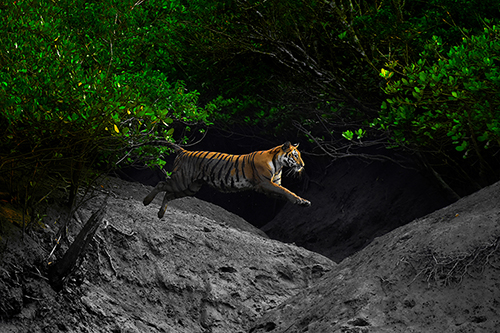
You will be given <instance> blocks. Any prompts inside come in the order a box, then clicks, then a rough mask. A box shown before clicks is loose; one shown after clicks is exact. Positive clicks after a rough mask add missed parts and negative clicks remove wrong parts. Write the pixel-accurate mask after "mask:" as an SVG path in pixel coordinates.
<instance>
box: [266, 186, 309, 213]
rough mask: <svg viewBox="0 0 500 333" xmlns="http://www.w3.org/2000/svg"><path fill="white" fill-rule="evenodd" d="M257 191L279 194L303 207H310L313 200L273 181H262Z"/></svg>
mask: <svg viewBox="0 0 500 333" xmlns="http://www.w3.org/2000/svg"><path fill="white" fill-rule="evenodd" d="M256 190H257V191H261V192H264V193H268V194H271V195H273V194H274V195H278V196H280V197H282V198H285V199H286V200H288V201H290V202H291V203H293V204H295V205H299V206H302V207H309V206H311V202H310V201H309V200H306V199H304V198H301V197H299V196H298V195H297V194H295V193H293V192H292V191H290V190H289V189H287V188H285V187H283V186H281V185H278V184H276V183H273V182H265V183H261V184H259V185H257V186H256Z"/></svg>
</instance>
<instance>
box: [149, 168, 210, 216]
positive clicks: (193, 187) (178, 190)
mask: <svg viewBox="0 0 500 333" xmlns="http://www.w3.org/2000/svg"><path fill="white" fill-rule="evenodd" d="M202 185H203V183H202V182H201V181H194V182H192V183H190V184H188V185H187V186H180V184H179V182H176V181H175V180H173V179H172V178H169V179H167V180H166V181H161V182H159V183H158V185H156V187H155V188H154V189H153V190H152V191H151V193H149V194H148V195H147V196H146V197H145V198H144V200H143V203H144V205H145V206H147V205H149V204H150V203H151V201H153V199H154V198H155V197H156V195H157V194H158V193H160V192H166V193H165V196H164V197H163V202H162V204H161V207H160V210H159V211H158V217H159V218H160V219H161V218H162V217H163V215H165V211H166V210H167V204H168V202H169V201H171V200H173V199H177V198H182V197H187V196H192V195H194V194H196V192H198V191H199V190H200V188H201V186H202Z"/></svg>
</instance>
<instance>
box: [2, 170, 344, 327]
mask: <svg viewBox="0 0 500 333" xmlns="http://www.w3.org/2000/svg"><path fill="white" fill-rule="evenodd" d="M103 185H105V187H104V189H105V190H109V191H111V196H110V197H109V199H108V209H107V213H106V217H105V220H104V222H103V225H102V226H101V230H99V231H98V233H97V235H96V237H95V239H94V242H93V243H92V245H91V248H90V249H89V251H88V253H87V255H86V257H85V260H84V262H83V263H82V264H81V266H80V268H79V270H78V271H77V272H76V273H75V274H74V275H73V277H72V278H71V279H70V281H69V282H68V283H67V285H66V288H65V289H64V290H63V291H62V292H60V293H56V292H54V291H53V290H52V289H51V288H50V286H49V284H48V281H47V279H46V278H45V277H44V276H45V272H44V267H43V266H44V265H46V263H47V257H48V255H49V252H50V246H48V245H47V244H49V242H47V243H44V240H46V239H50V238H53V236H54V235H53V234H54V232H53V230H57V228H58V225H56V224H55V221H56V216H57V215H58V210H59V208H57V207H53V208H51V209H49V211H48V215H47V217H46V218H45V219H44V223H45V224H46V229H44V231H42V232H41V233H40V234H36V235H33V237H28V236H26V237H25V242H23V241H22V240H20V239H19V238H20V230H19V229H18V228H15V227H13V226H12V224H10V223H2V226H6V228H7V227H9V232H8V233H3V235H2V238H1V240H0V249H1V256H0V318H1V320H0V331H1V332H58V331H59V332H64V331H66V332H180V333H182V332H186V333H187V332H189V333H193V332H228V333H229V332H231V333H233V332H244V331H246V330H247V328H248V327H249V326H251V324H252V323H253V322H254V321H255V320H256V319H257V318H258V317H260V316H261V315H262V314H263V313H264V312H266V311H268V310H270V309H273V308H274V307H276V306H277V305H279V304H280V303H282V302H283V301H284V300H285V299H287V298H289V297H290V296H293V295H295V294H296V293H298V292H299V291H300V290H304V289H307V288H309V287H311V286H312V285H314V284H315V283H316V282H317V281H319V280H320V279H321V278H322V277H323V276H324V275H325V274H326V272H328V271H330V270H331V269H332V268H334V267H335V266H336V264H334V263H333V262H331V261H330V260H329V259H326V258H325V257H323V256H321V255H318V254H315V253H312V252H309V251H307V250H305V249H302V248H298V247H296V246H294V245H289V244H283V243H280V242H278V241H273V240H270V239H268V238H266V237H264V235H263V233H262V232H261V231H259V230H257V229H255V228H253V227H252V226H251V225H249V224H247V223H246V222H245V221H244V220H242V219H240V218H238V217H237V216H235V215H233V214H231V213H228V212H226V211H225V210H223V209H220V208H218V207H216V206H213V205H210V204H207V203H204V202H202V201H200V200H197V199H194V198H185V199H180V200H176V201H175V202H173V203H172V204H171V205H170V207H169V208H168V210H167V212H166V215H165V218H164V219H163V220H158V218H157V217H156V214H157V210H158V202H159V199H157V200H158V201H156V202H154V203H156V204H154V203H153V204H152V205H150V206H148V207H144V206H143V205H142V202H141V200H142V198H143V197H144V196H145V195H146V194H147V192H148V191H149V190H151V188H146V187H144V186H142V185H139V184H133V183H126V182H123V181H119V180H116V179H114V180H111V181H110V182H108V184H103ZM103 198H104V194H103V193H99V194H98V195H97V196H96V197H94V198H93V199H91V200H89V201H87V202H86V203H85V204H84V206H83V207H82V208H81V209H80V210H79V211H78V214H77V215H78V216H79V217H80V218H79V220H80V222H77V221H73V223H72V225H71V229H70V234H71V236H72V237H74V236H75V234H76V233H77V232H78V231H79V230H80V229H81V227H82V225H81V223H82V222H85V221H86V220H87V219H88V218H89V217H90V215H91V214H92V212H93V211H95V210H97V208H98V207H99V206H100V203H101V202H102V201H103ZM183 207H184V209H185V210H183ZM59 213H60V211H59ZM2 231H5V229H3V230H2ZM7 234H8V235H7ZM35 240H37V241H38V242H36V241H35ZM28 254H29V255H28Z"/></svg>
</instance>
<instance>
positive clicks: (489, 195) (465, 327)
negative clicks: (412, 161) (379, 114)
mask: <svg viewBox="0 0 500 333" xmlns="http://www.w3.org/2000/svg"><path fill="white" fill-rule="evenodd" d="M499 237H500V183H496V184H494V185H492V186H490V187H487V188H485V189H483V190H481V191H479V192H477V193H475V194H473V195H471V196H469V197H466V198H463V199H461V200H459V201H458V202H456V203H454V204H452V205H450V206H448V207H446V208H443V209H441V210H439V211H436V212H434V213H432V214H430V215H428V216H425V217H423V218H420V219H417V220H415V221H413V222H411V223H409V224H407V225H405V226H403V227H400V228H398V229H395V230H394V231H392V232H390V233H388V234H386V235H384V236H382V237H379V238H376V239H375V240H374V241H373V242H372V243H371V244H370V245H368V246H367V247H366V248H364V249H363V250H362V251H360V252H358V253H356V254H355V255H353V256H351V257H349V258H347V259H345V260H343V261H342V262H341V263H340V264H339V266H337V268H336V269H335V271H334V272H332V273H331V274H329V275H328V277H327V278H326V279H325V280H323V281H321V282H320V283H319V284H317V285H316V286H314V287H313V288H311V289H308V290H304V291H302V292H301V293H300V294H298V295H296V296H293V297H292V298H291V299H289V300H287V301H286V302H284V303H282V304H281V305H280V306H279V307H278V308H277V309H274V310H272V311H270V312H269V313H267V314H266V315H264V316H263V317H262V318H261V319H260V320H259V322H258V323H257V324H256V325H254V327H253V328H252V329H251V330H250V332H252V333H258V332H273V333H278V332H287V333H292V332H306V331H307V332H339V333H340V332H349V333H355V332H356V333H361V332H447V333H448V332H450V333H451V332H457V333H458V332H498V328H499V327H500V301H499V300H500V288H499V285H500V249H499V246H500V240H499Z"/></svg>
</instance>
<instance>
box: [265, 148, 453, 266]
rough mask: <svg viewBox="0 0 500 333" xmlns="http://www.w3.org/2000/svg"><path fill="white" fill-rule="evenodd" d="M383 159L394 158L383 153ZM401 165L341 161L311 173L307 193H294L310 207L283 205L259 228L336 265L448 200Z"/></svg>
mask: <svg viewBox="0 0 500 333" xmlns="http://www.w3.org/2000/svg"><path fill="white" fill-rule="evenodd" d="M384 156H387V157H392V158H395V159H397V158H398V157H397V156H393V155H390V154H389V153H388V152H384ZM402 160H403V159H402ZM405 163H406V164H408V168H402V167H401V166H400V165H398V164H396V163H393V162H390V161H372V162H371V163H369V164H368V163H366V161H363V160H360V159H355V158H345V159H339V160H337V161H335V162H334V163H333V164H332V166H331V167H330V168H328V169H327V170H326V172H324V173H321V172H314V171H313V172H312V174H313V175H314V178H313V179H314V180H311V181H310V182H309V186H308V189H307V191H305V192H300V191H299V192H297V193H298V194H299V195H300V196H302V197H304V198H307V199H309V200H310V201H311V203H312V205H311V207H309V208H307V209H304V208H302V207H297V206H294V205H291V204H287V205H286V206H285V208H284V209H283V210H281V211H280V212H279V213H278V215H277V216H276V217H275V218H274V219H273V220H272V221H271V222H269V223H268V224H267V225H265V226H264V227H263V228H262V230H264V232H266V234H267V235H269V237H271V238H273V239H278V240H281V241H282V242H287V243H291V242H294V243H295V244H297V245H298V246H303V247H305V248H306V249H309V250H311V251H314V252H317V253H321V254H323V255H324V256H326V257H328V258H330V259H332V260H334V261H335V262H340V261H342V260H343V259H344V258H346V257H348V256H350V255H352V254H354V253H356V252H358V251H359V250H361V249H362V248H364V247H365V246H367V245H368V244H370V243H371V242H372V241H373V239H374V238H375V237H379V236H382V235H384V234H386V233H387V232H389V231H391V230H393V229H395V228H397V227H400V226H402V225H405V224H407V223H409V222H411V221H413V220H414V219H416V218H419V217H421V216H424V215H427V214H429V213H431V212H433V211H435V210H437V209H440V208H443V207H445V206H447V205H449V204H451V203H452V202H453V200H452V199H450V198H448V196H447V193H444V192H443V191H442V190H440V189H438V188H435V187H434V186H433V185H432V184H431V183H430V182H429V181H428V179H426V178H425V177H423V176H422V175H421V174H419V173H418V172H416V170H414V169H413V168H415V167H416V166H415V165H414V164H412V163H410V162H408V161H406V162H405ZM311 168H312V167H311ZM306 171H307V172H308V168H307V165H306Z"/></svg>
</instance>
